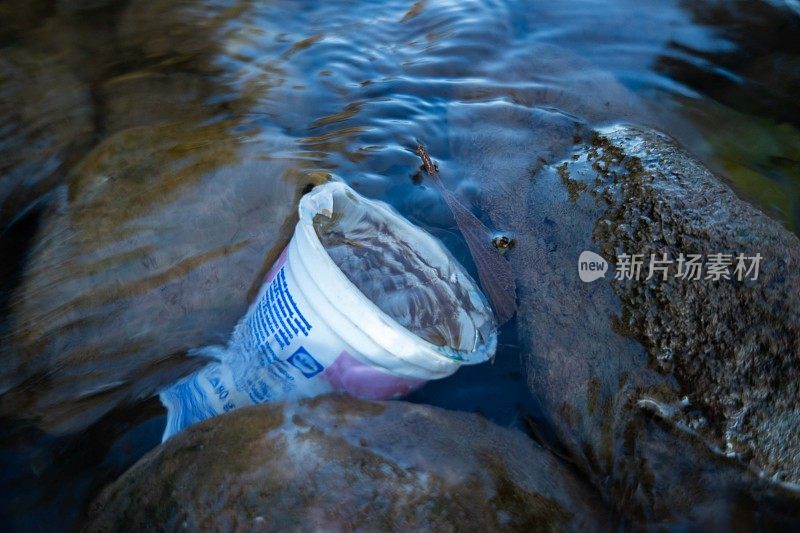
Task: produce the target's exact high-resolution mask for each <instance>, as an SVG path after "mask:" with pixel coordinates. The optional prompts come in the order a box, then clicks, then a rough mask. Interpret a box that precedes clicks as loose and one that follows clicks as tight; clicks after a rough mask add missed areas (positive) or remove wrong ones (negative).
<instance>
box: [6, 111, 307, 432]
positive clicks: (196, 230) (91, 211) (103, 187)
mask: <svg viewBox="0 0 800 533" xmlns="http://www.w3.org/2000/svg"><path fill="white" fill-rule="evenodd" d="M236 126H237V125H236V124H235V123H229V122H217V123H214V124H210V125H197V124H194V123H191V122H190V123H187V124H180V123H179V124H172V125H166V126H158V127H140V128H130V129H127V130H124V131H123V132H120V133H118V134H116V135H114V136H112V137H110V138H109V139H107V140H106V141H105V142H103V143H101V144H100V145H99V146H98V147H97V148H96V149H95V150H93V151H92V152H90V154H89V155H88V156H87V157H86V158H85V159H84V160H83V161H82V162H81V163H80V164H79V165H78V166H77V167H76V168H75V169H74V171H73V172H72V173H71V175H70V176H69V178H68V184H67V186H66V187H64V188H62V189H60V190H59V191H58V192H59V194H60V198H59V201H57V202H54V205H53V206H52V209H51V210H50V211H49V213H48V214H47V216H46V219H45V222H44V223H43V225H42V227H41V228H40V230H39V234H38V237H37V242H36V244H35V245H34V249H33V251H32V253H31V257H30V261H29V265H28V268H27V270H26V272H25V274H24V277H23V280H22V282H21V286H20V288H19V289H18V290H17V292H16V293H15V295H14V297H13V299H12V303H11V307H12V309H11V316H10V320H11V334H10V338H9V339H7V340H6V341H4V343H3V347H2V349H3V350H2V351H3V357H2V362H0V393H3V394H2V396H0V413H2V414H4V415H8V416H15V417H21V418H33V419H36V420H38V422H39V423H40V425H41V426H42V427H44V428H47V429H52V430H59V431H69V430H77V429H80V428H83V427H85V426H86V425H87V424H89V423H91V422H93V421H94V420H96V419H97V418H99V417H100V416H102V415H103V414H104V413H105V412H107V411H108V410H110V409H111V408H113V407H114V406H115V405H118V404H119V403H121V402H125V401H130V400H132V399H140V398H145V397H147V396H149V395H151V394H153V393H154V392H155V391H157V390H158V388H159V387H161V386H163V385H164V384H166V383H168V382H170V381H172V380H174V379H175V378H176V377H178V376H179V375H180V374H182V373H185V372H188V371H189V370H190V369H191V368H193V367H194V366H196V365H197V364H198V363H200V362H201V361H199V360H190V361H187V360H185V358H182V357H179V356H180V355H181V354H183V353H185V352H186V351H187V350H188V349H191V348H194V347H200V346H204V345H207V344H212V343H219V342H222V341H224V339H226V338H227V336H228V335H229V334H230V330H231V328H232V327H233V325H234V324H235V323H236V320H237V319H238V318H239V317H240V316H241V315H242V313H243V312H244V311H245V309H246V308H247V305H248V303H249V301H250V299H251V298H252V295H253V291H254V290H256V289H257V288H258V287H259V285H260V282H261V280H262V279H263V276H264V275H265V273H266V271H267V269H268V268H269V266H270V265H271V264H272V262H273V261H274V260H275V258H277V256H278V254H280V252H281V250H282V249H283V247H284V246H285V245H286V243H287V242H288V237H289V234H290V230H291V229H292V227H293V225H294V221H295V220H296V206H297V201H298V199H299V197H300V196H301V194H302V191H303V190H304V188H306V187H307V186H309V185H311V184H313V183H315V182H317V181H319V180H320V179H322V178H321V177H320V176H317V175H308V174H306V173H304V172H303V171H302V165H301V164H300V163H299V162H298V161H297V160H296V159H294V158H293V157H292V156H291V155H290V154H289V153H288V152H287V153H286V154H285V155H283V156H282V155H280V154H279V153H278V152H279V151H280V150H281V149H283V148H284V147H285V146H286V145H287V142H286V141H285V139H284V138H283V137H281V136H280V134H278V133H275V132H272V133H270V132H267V131H263V130H257V131H249V130H248V131H240V133H239V135H237V136H231V134H230V130H231V128H235V127H236ZM245 133H246V134H247V135H245Z"/></svg>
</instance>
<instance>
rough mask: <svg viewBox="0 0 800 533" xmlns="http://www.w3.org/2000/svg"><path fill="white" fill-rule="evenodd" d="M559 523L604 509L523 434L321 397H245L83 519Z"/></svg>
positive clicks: (139, 526)
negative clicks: (250, 401) (284, 400)
mask: <svg viewBox="0 0 800 533" xmlns="http://www.w3.org/2000/svg"><path fill="white" fill-rule="evenodd" d="M154 524H158V526H159V528H164V529H175V528H188V529H189V530H198V529H206V530H207V529H214V530H217V529H226V530H227V529H236V530H284V529H287V528H289V529H299V530H311V529H320V528H322V529H326V530H434V531H453V530H460V529H465V528H466V529H469V530H496V529H506V530H507V529H514V530H522V529H524V530H528V531H558V530H564V529H578V528H580V529H584V528H587V529H598V528H603V527H604V526H605V527H608V526H609V525H610V524H611V522H610V519H609V515H608V513H607V512H606V511H605V510H604V509H603V507H602V506H601V505H599V504H598V501H597V498H596V497H595V496H594V495H593V494H592V492H591V491H589V490H587V489H586V488H585V487H584V486H583V485H582V484H581V482H580V481H579V480H578V479H576V477H575V476H574V475H573V474H572V473H571V471H570V470H569V469H568V468H566V467H565V466H564V465H562V464H561V463H559V462H558V460H556V459H554V458H553V457H552V456H551V455H550V454H548V453H547V452H546V451H545V450H543V449H541V448H540V447H539V446H537V445H536V444H534V443H533V442H532V441H530V440H529V439H527V438H526V437H525V436H524V435H523V434H521V433H519V432H516V431H512V430H508V429H503V428H500V427H497V426H494V425H493V424H491V423H489V422H487V421H486V420H484V419H482V418H481V417H479V416H477V415H473V414H466V413H456V412H451V411H445V410H442V409H438V408H434V407H427V406H422V405H414V404H409V403H405V402H371V401H362V400H355V399H350V398H345V397H336V396H333V397H331V396H328V397H320V398H315V399H311V400H304V401H301V402H299V403H288V404H269V405H261V406H256V407H251V408H245V409H240V410H237V411H234V412H232V413H228V414H226V415H222V416H219V417H215V418H212V419H209V420H206V421H204V422H202V423H200V424H198V425H196V426H193V427H191V428H189V429H188V430H186V431H184V432H182V433H179V434H178V435H176V436H175V437H173V438H172V439H170V440H169V441H167V442H166V443H165V444H162V445H161V446H159V447H158V448H156V449H155V450H153V451H152V452H150V453H149V454H148V455H147V456H145V457H144V458H143V459H142V460H140V461H139V462H138V463H137V464H136V465H134V466H133V467H132V468H131V469H130V470H129V471H128V472H127V473H125V474H124V475H123V476H122V477H121V478H120V479H119V480H117V481H116V482H114V483H113V484H111V485H110V486H109V487H107V488H106V490H105V491H104V492H103V493H102V494H101V495H100V496H99V498H98V499H97V500H96V501H95V503H94V504H93V505H92V506H91V509H90V516H89V520H88V524H87V526H86V530H88V531H109V530H121V529H136V530H148V529H152V528H153V526H154Z"/></svg>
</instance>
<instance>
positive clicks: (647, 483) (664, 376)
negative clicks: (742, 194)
mask: <svg viewBox="0 0 800 533" xmlns="http://www.w3.org/2000/svg"><path fill="white" fill-rule="evenodd" d="M576 131H577V132H578V134H579V135H578V136H577V137H576V145H575V146H574V147H573V153H572V155H571V156H570V157H568V158H567V160H566V161H564V164H563V165H562V164H554V165H545V166H544V167H543V168H541V169H540V170H538V171H535V172H525V171H524V170H525V169H524V167H522V168H518V167H520V166H521V165H520V164H519V163H520V159H521V158H520V157H519V156H518V155H517V153H512V154H510V157H509V156H507V155H506V156H504V157H498V156H497V155H495V154H494V153H493V152H492V151H491V150H487V149H484V148H482V146H481V144H480V142H481V136H478V139H477V140H473V141H472V142H473V143H475V144H476V150H475V155H474V156H473V157H475V158H483V160H484V165H483V169H484V176H488V179H487V180H486V183H485V184H482V185H481V187H480V193H479V194H477V195H476V198H478V199H479V200H478V201H479V203H480V205H481V207H482V208H483V209H484V211H485V212H487V213H488V214H489V216H490V219H491V220H492V222H493V223H494V225H495V226H496V227H500V228H504V229H507V230H508V231H509V232H510V233H512V234H513V235H515V236H516V239H517V244H516V247H515V248H514V249H513V250H512V251H511V252H509V254H508V255H509V258H510V260H511V262H512V267H513V268H514V270H515V272H516V274H517V283H518V288H519V304H520V305H519V317H518V325H519V336H520V343H521V345H522V348H523V351H524V354H525V357H526V359H527V362H528V369H529V383H530V388H531V391H532V393H533V394H534V395H535V396H536V397H537V398H538V399H540V401H541V402H542V404H543V406H544V411H545V413H546V414H547V416H548V417H549V423H550V429H552V430H553V432H554V433H555V435H556V436H557V438H556V440H557V443H554V444H553V445H554V446H558V447H560V449H561V450H562V452H563V453H566V454H567V455H568V456H569V457H570V458H571V459H572V460H573V461H574V462H575V463H576V465H578V467H579V468H580V469H581V470H583V471H584V472H586V473H587V475H589V476H590V477H591V478H592V479H593V480H594V482H595V483H596V484H597V486H599V487H601V488H602V490H603V492H604V494H606V495H607V496H608V497H609V498H610V499H611V500H612V501H613V502H614V503H615V504H616V505H618V506H619V507H620V509H621V510H623V511H624V512H625V513H626V514H627V515H628V516H630V517H631V518H633V519H634V520H636V521H641V522H647V523H651V524H652V523H663V524H675V523H687V522H688V523H695V524H696V523H698V522H707V523H712V524H717V525H720V526H723V525H731V524H734V523H736V521H737V520H740V519H742V516H741V515H737V514H736V513H737V512H738V511H737V509H738V510H742V509H744V510H745V511H743V512H744V513H745V514H744V516H746V517H747V519H748V520H754V521H758V520H764V519H765V518H764V517H765V516H770V512H772V511H774V512H775V513H777V515H776V516H782V515H780V513H779V512H778V511H776V510H775V508H774V507H771V506H772V504H773V502H774V501H790V502H791V501H794V502H795V503H796V496H795V495H794V494H793V493H791V492H790V491H786V490H784V489H783V488H781V487H780V486H778V485H773V484H771V483H770V482H769V481H767V479H768V478H770V477H772V476H774V477H775V479H776V480H778V481H782V480H783V481H790V482H796V481H797V480H798V465H800V456H798V451H800V443H799V442H798V439H797V435H798V431H797V429H798V420H800V419H799V418H798V412H797V407H796V405H797V398H798V388H797V387H798V380H797V368H798V366H797V357H798V353H800V352H799V351H798V344H797V343H798V342H800V340H799V339H800V336H799V335H798V324H800V320H798V312H800V308H799V307H798V300H797V293H796V291H793V290H792V287H794V286H795V285H796V284H797V281H793V280H796V279H797V271H796V267H795V266H794V265H797V264H798V260H800V243H799V242H798V239H797V238H796V237H795V236H794V235H792V234H791V233H789V232H788V231H786V230H785V229H784V228H783V227H781V225H780V224H778V223H776V222H774V221H772V220H770V219H769V218H767V217H766V216H764V215H763V214H761V213H759V212H758V211H757V210H755V209H753V208H752V207H750V206H749V205H748V204H746V203H745V202H742V201H741V200H739V199H738V198H737V197H736V196H735V194H734V193H733V192H732V191H731V190H730V189H729V188H728V187H727V186H725V185H724V184H722V183H721V182H720V181H719V179H718V178H716V177H715V176H713V175H712V174H711V173H710V172H709V171H708V170H706V169H705V168H704V167H702V165H700V164H699V163H697V162H696V161H695V160H694V159H692V158H691V156H689V155H688V154H687V153H685V152H684V151H682V150H680V149H679V148H677V147H676V146H675V145H674V143H672V142H671V141H670V140H669V139H667V138H665V137H663V136H662V135H659V134H656V133H653V132H650V131H647V130H642V129H638V128H627V127H621V128H614V129H611V130H609V131H607V132H606V133H605V134H602V135H595V136H591V139H590V140H589V141H588V142H584V141H582V140H581V134H580V128H578V129H577V130H576ZM554 150H555V149H554ZM464 151H465V152H466V151H467V150H466V149H464ZM567 151H568V150H567ZM537 153H541V149H540V148H537ZM545 157H546V158H547V155H545ZM515 162H517V163H516V164H517V165H518V167H514V164H515ZM529 164H530V163H529ZM495 168H499V169H501V172H495V170H494V169H495ZM495 175H497V176H502V178H503V179H502V180H499V179H493V176H495ZM518 190H523V191H527V192H526V193H525V194H515V193H514V192H513V191H518ZM583 250H594V251H598V252H601V253H602V254H603V255H605V256H606V257H607V258H608V259H609V260H611V259H613V258H614V257H615V256H616V255H618V254H620V253H623V252H625V253H628V254H632V253H641V254H645V255H646V256H647V257H649V254H650V253H661V252H668V253H669V254H670V255H671V256H672V257H673V258H674V257H677V254H678V253H679V252H681V251H683V252H684V253H687V254H688V253H703V254H711V253H718V252H724V253H739V252H742V253H745V254H746V255H753V254H754V253H755V252H760V253H761V255H762V256H763V257H764V258H765V259H764V262H763V263H762V265H761V274H760V276H759V279H758V281H756V282H746V283H739V282H733V281H723V282H721V283H716V282H714V283H712V282H710V281H699V282H691V281H682V280H675V279H674V272H673V275H672V276H671V279H670V280H669V281H667V282H660V281H659V282H655V281H651V282H644V281H642V282H640V283H638V284H637V283H628V284H622V283H610V282H609V278H610V277H611V276H610V275H607V276H606V281H597V282H595V283H593V284H585V283H583V282H581V281H580V279H579V277H578V274H577V263H578V256H579V255H580V253H581V252H582V251H583ZM645 275H646V272H645ZM643 278H644V276H643ZM643 278H642V279H643ZM545 434H546V432H544V433H543V435H545ZM543 438H547V437H546V436H543ZM664 448H667V449H672V450H676V452H675V453H666V452H665V450H664ZM678 450H679V451H678ZM726 454H727V455H728V456H729V457H725V455H726ZM701 471H702V472H705V473H704V474H703V475H699V474H698V472H701ZM760 473H763V474H765V475H766V478H762V477H760ZM687 491H691V492H689V493H690V494H692V497H690V498H685V497H683V496H681V494H686V493H687ZM776 494H777V495H776ZM679 496H680V497H679ZM743 499H744V500H747V501H749V502H752V505H748V506H740V505H739V504H738V503H736V502H741V501H742V500H743ZM782 499H783V500H782ZM663 502H670V503H669V505H664V503H663ZM792 505H794V504H792ZM791 507H792V506H791V505H790V506H789V508H791ZM767 508H770V509H771V511H770V512H767V511H765V509H767ZM790 514H791V513H790ZM793 518H794V519H795V520H796V519H797V516H794V517H793Z"/></svg>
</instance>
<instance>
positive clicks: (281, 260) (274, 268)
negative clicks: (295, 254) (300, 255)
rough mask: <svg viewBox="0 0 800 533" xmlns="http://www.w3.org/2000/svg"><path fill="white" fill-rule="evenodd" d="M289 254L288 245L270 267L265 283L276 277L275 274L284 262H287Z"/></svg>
mask: <svg viewBox="0 0 800 533" xmlns="http://www.w3.org/2000/svg"><path fill="white" fill-rule="evenodd" d="M288 255H289V247H288V246H287V247H286V248H284V249H283V251H282V252H281V255H280V257H278V260H277V261H275V264H273V265H272V268H270V269H269V272H267V276H266V277H265V278H264V283H269V282H270V281H272V280H273V279H274V278H275V275H276V274H277V273H278V271H279V270H280V269H281V267H282V266H283V264H284V263H285V262H286V257H287V256H288Z"/></svg>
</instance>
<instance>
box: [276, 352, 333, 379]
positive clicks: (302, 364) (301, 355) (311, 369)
mask: <svg viewBox="0 0 800 533" xmlns="http://www.w3.org/2000/svg"><path fill="white" fill-rule="evenodd" d="M286 361H288V362H289V364H290V365H292V366H293V367H295V368H296V369H297V370H299V371H300V372H302V373H303V375H304V376H305V377H307V378H313V377H314V376H316V375H317V374H319V373H320V372H322V371H323V370H325V368H324V367H323V366H322V365H321V364H320V363H319V361H317V360H316V359H314V358H313V357H311V354H310V353H308V352H307V351H306V349H305V348H303V347H302V346H301V347H300V348H298V349H297V351H296V352H294V353H293V354H292V355H290V356H289V359H287V360H286Z"/></svg>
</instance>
